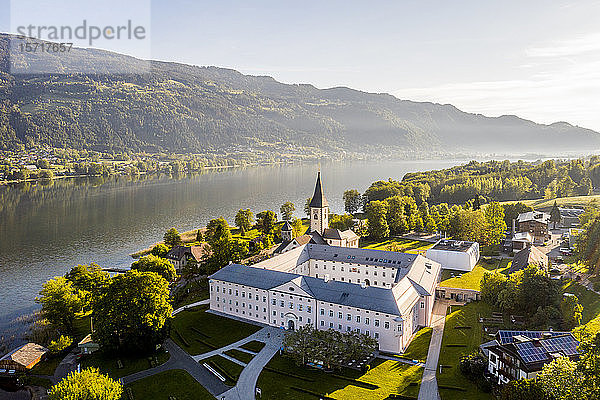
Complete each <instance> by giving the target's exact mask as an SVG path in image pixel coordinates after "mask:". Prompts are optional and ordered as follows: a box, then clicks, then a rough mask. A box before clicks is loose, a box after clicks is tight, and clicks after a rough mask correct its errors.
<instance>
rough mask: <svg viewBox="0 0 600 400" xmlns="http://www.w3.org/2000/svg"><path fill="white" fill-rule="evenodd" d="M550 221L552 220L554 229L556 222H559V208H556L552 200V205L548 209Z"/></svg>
mask: <svg viewBox="0 0 600 400" xmlns="http://www.w3.org/2000/svg"><path fill="white" fill-rule="evenodd" d="M550 222H552V223H553V224H554V228H553V229H556V224H557V223H559V222H560V210H559V209H558V206H557V205H556V201H554V205H553V206H552V209H551V210H550Z"/></svg>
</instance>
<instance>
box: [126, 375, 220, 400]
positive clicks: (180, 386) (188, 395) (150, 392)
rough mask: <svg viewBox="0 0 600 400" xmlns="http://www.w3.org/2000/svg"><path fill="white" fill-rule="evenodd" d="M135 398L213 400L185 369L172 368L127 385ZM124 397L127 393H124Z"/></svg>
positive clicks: (137, 399)
mask: <svg viewBox="0 0 600 400" xmlns="http://www.w3.org/2000/svg"><path fill="white" fill-rule="evenodd" d="M127 387H129V388H131V391H132V392H133V398H134V399H135V400H146V399H152V400H169V396H174V397H175V398H177V400H214V397H213V396H212V395H211V394H210V393H209V392H208V391H207V390H206V389H204V387H202V385H200V384H199V383H198V382H196V380H195V379H194V378H192V377H191V376H190V374H188V373H187V372H186V371H184V370H181V369H174V370H170V371H165V372H161V373H160V374H156V375H152V376H149V377H148V378H144V379H140V380H139V381H135V382H133V383H131V384H130V385H128V386H127ZM123 398H124V399H126V398H127V394H126V393H124V396H123Z"/></svg>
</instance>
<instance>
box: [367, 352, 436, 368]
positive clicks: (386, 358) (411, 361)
mask: <svg viewBox="0 0 600 400" xmlns="http://www.w3.org/2000/svg"><path fill="white" fill-rule="evenodd" d="M377 358H383V359H384V360H391V361H398V362H401V363H404V364H408V365H416V366H418V367H424V366H425V363H422V362H419V361H417V362H414V361H413V360H408V359H406V358H400V357H394V356H386V355H385V354H379V355H378V356H377Z"/></svg>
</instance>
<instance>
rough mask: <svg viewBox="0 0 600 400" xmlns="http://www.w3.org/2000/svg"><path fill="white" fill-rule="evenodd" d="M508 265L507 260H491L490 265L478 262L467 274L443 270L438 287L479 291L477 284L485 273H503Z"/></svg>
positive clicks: (481, 261)
mask: <svg viewBox="0 0 600 400" xmlns="http://www.w3.org/2000/svg"><path fill="white" fill-rule="evenodd" d="M509 263H510V260H509V259H502V260H499V261H498V260H495V259H493V261H491V262H490V263H488V262H485V261H484V260H480V261H479V262H478V263H477V265H475V267H474V268H473V270H472V271H469V272H464V271H452V270H447V269H445V270H443V271H442V282H440V287H451V288H457V289H473V290H479V283H480V282H481V278H483V275H484V274H485V273H486V272H505V271H507V270H508V267H509ZM452 275H454V277H452Z"/></svg>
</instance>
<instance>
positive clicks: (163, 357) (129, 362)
mask: <svg viewBox="0 0 600 400" xmlns="http://www.w3.org/2000/svg"><path fill="white" fill-rule="evenodd" d="M148 357H156V360H157V361H158V362H157V363H156V364H154V366H156V365H160V364H164V363H165V362H167V360H168V359H169V353H167V352H165V351H164V350H159V351H157V352H156V353H154V354H152V355H151V356H143V357H135V356H116V355H107V354H104V353H100V352H96V353H94V354H92V355H90V356H87V357H86V358H83V359H82V360H81V367H82V368H89V367H95V368H98V369H99V370H100V371H101V372H103V373H105V374H107V375H109V376H110V377H111V378H115V379H117V378H122V377H124V376H127V375H130V374H133V373H134V372H138V371H143V370H145V369H148V368H150V367H152V366H153V364H152V363H151V360H149V359H148ZM118 360H121V363H122V365H123V368H119V366H118Z"/></svg>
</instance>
